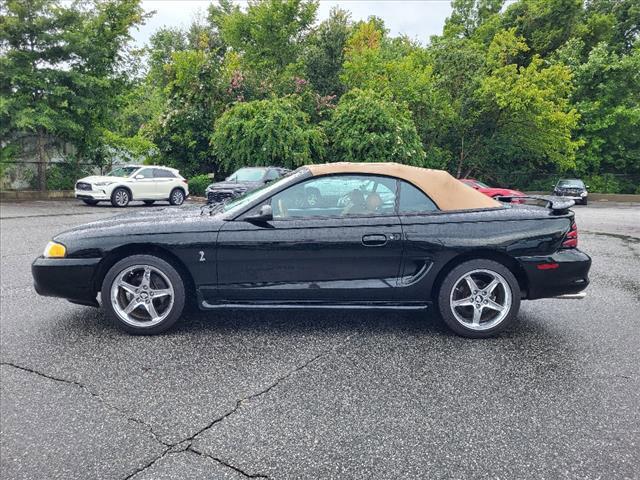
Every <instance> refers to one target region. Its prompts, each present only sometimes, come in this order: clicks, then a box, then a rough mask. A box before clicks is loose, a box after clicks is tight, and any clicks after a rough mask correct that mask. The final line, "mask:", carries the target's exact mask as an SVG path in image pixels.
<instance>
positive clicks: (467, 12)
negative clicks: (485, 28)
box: [444, 0, 504, 38]
mask: <svg viewBox="0 0 640 480" xmlns="http://www.w3.org/2000/svg"><path fill="white" fill-rule="evenodd" d="M503 5H504V0H453V1H452V2H451V7H452V9H453V11H452V12H451V16H450V17H449V18H447V20H446V21H445V24H444V35H445V36H462V37H465V38H471V37H472V36H473V34H474V33H475V31H476V30H477V29H478V28H479V27H480V26H482V24H484V23H485V22H487V21H488V20H489V19H490V18H491V17H492V16H494V15H495V14H497V13H498V12H500V9H501V8H502V6H503Z"/></svg>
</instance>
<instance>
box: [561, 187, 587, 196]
mask: <svg viewBox="0 0 640 480" xmlns="http://www.w3.org/2000/svg"><path fill="white" fill-rule="evenodd" d="M581 193H582V190H580V189H575V188H568V189H566V190H560V191H559V192H558V194H559V195H561V196H567V197H579V196H580V194H581Z"/></svg>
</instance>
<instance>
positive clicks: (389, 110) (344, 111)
mask: <svg viewBox="0 0 640 480" xmlns="http://www.w3.org/2000/svg"><path fill="white" fill-rule="evenodd" d="M326 131H327V134H328V136H329V138H330V139H331V146H330V154H329V158H330V160H331V161H334V162H337V161H343V162H398V163H405V164H409V165H419V166H422V165H424V160H425V152H424V149H423V148H422V143H421V142H420V138H419V137H418V132H417V131H416V127H415V125H414V123H413V120H412V119H411V113H410V112H409V109H408V108H407V107H406V105H403V104H397V103H395V102H393V101H391V100H389V99H387V98H384V97H383V96H381V95H379V94H377V93H376V92H374V91H372V90H360V89H353V90H351V91H349V92H348V93H347V94H345V95H344V96H343V97H342V98H341V99H340V103H338V106H337V108H336V110H335V112H334V114H333V117H332V118H331V120H330V121H329V122H328V123H327V125H326Z"/></svg>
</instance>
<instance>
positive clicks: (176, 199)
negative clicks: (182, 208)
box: [169, 188, 185, 205]
mask: <svg viewBox="0 0 640 480" xmlns="http://www.w3.org/2000/svg"><path fill="white" fill-rule="evenodd" d="M184 198H185V194H184V190H183V189H181V188H174V189H173V190H171V194H170V195H169V203H170V204H171V205H182V204H183V203H184Z"/></svg>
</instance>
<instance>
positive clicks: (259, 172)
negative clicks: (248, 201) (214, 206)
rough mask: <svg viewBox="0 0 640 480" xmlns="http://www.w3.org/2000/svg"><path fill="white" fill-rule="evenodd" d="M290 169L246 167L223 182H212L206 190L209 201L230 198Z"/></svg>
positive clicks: (216, 201)
mask: <svg viewBox="0 0 640 480" xmlns="http://www.w3.org/2000/svg"><path fill="white" fill-rule="evenodd" d="M289 171H290V170H287V169H286V168H281V167H244V168H241V169H240V170H236V171H235V172H234V173H232V174H231V175H229V176H228V177H227V178H226V179H225V180H224V181H223V182H216V183H212V184H211V185H209V186H208V187H207V189H206V190H205V194H206V197H207V202H208V203H219V202H224V201H227V200H230V199H232V198H235V197H239V196H240V195H244V194H245V193H247V192H250V191H252V190H256V189H258V188H260V187H262V186H263V185H264V184H266V183H269V182H272V181H273V180H277V179H278V178H280V177H282V176H284V175H286V174H287V173H289Z"/></svg>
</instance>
